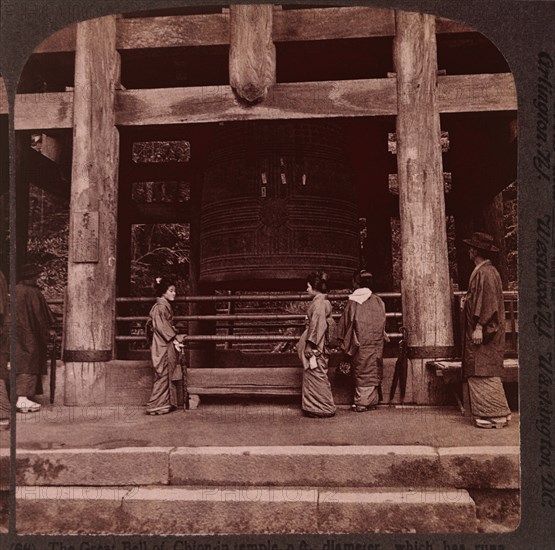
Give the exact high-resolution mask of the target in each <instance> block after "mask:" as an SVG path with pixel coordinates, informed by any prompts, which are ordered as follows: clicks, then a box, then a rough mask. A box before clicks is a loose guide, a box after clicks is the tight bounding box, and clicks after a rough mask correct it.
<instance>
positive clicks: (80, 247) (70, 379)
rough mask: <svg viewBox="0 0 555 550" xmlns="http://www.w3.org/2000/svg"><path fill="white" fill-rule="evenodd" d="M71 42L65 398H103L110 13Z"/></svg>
mask: <svg viewBox="0 0 555 550" xmlns="http://www.w3.org/2000/svg"><path fill="white" fill-rule="evenodd" d="M76 47H77V50H76V54H75V91H74V118H73V124H74V128H73V159H72V173H71V203H70V212H71V216H70V229H69V253H68V256H69V258H68V260H69V261H68V285H67V300H66V321H65V345H64V360H65V361H66V371H65V378H66V380H65V401H64V402H65V404H66V405H82V404H90V403H95V402H99V401H101V400H102V399H103V398H104V397H103V395H102V392H103V388H102V386H103V381H104V362H106V361H108V360H111V359H112V358H113V352H114V328H115V312H114V303H115V299H116V244H117V200H118V160H119V133H118V130H117V128H116V126H115V109H114V99H115V88H116V85H117V83H118V82H119V62H118V57H119V54H118V53H117V51H116V17H115V16H107V17H101V18H97V19H92V20H89V21H85V22H83V23H79V24H78V25H77V43H76ZM95 390H98V393H96V392H95Z"/></svg>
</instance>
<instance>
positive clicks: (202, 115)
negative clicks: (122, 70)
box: [117, 78, 396, 126]
mask: <svg viewBox="0 0 555 550" xmlns="http://www.w3.org/2000/svg"><path fill="white" fill-rule="evenodd" d="M117 108H118V117H117V124H118V125H122V126H128V125H146V124H183V123H192V122H222V121H232V120H257V119H299V118H328V117H337V116H372V115H388V114H395V111H396V108H395V80H394V79H389V78H384V79H377V80H352V81H336V82H306V83H294V84H276V85H275V86H274V87H273V88H272V89H271V90H270V91H269V93H268V96H267V97H266V99H265V101H264V103H262V104H260V105H254V106H246V105H242V104H240V103H239V101H238V100H237V99H236V97H235V96H234V94H233V92H232V91H231V89H230V88H229V87H228V86H207V87H202V88H166V89H160V90H126V91H124V92H119V93H118V97H117Z"/></svg>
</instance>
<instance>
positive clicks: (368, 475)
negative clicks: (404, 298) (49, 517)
mask: <svg viewBox="0 0 555 550" xmlns="http://www.w3.org/2000/svg"><path fill="white" fill-rule="evenodd" d="M519 456H520V455H519V447H517V446H480V447H439V448H435V447H428V446H424V445H414V446H410V445H392V446H356V445H352V446H350V445H349V446H347V445H341V446H304V445H297V446H282V447H278V446H267V447H254V446H249V447H122V448H116V449H97V448H80V449H40V450H23V449H22V450H18V452H17V484H18V485H21V486H35V485H40V486H61V485H64V486H126V485H133V486H146V485H172V486H193V485H197V486H198V485H201V486H224V485H225V486H228V485H236V486H295V487H310V486H319V487H411V486H419V487H457V488H463V489H518V488H519V487H520V465H519ZM8 465H9V450H8V449H1V450H0V466H1V467H2V470H3V471H8V469H9V468H8Z"/></svg>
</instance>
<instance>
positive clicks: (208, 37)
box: [117, 13, 229, 50]
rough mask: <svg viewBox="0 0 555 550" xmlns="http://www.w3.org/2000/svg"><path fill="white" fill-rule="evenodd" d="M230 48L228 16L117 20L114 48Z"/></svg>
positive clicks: (212, 15) (218, 14) (182, 16)
mask: <svg viewBox="0 0 555 550" xmlns="http://www.w3.org/2000/svg"><path fill="white" fill-rule="evenodd" d="M221 44H229V15H226V14H221V13H214V14H208V15H178V16H169V17H144V18H140V19H135V18H133V19H119V20H118V27H117V48H118V49H119V50H135V49H139V48H172V47H184V46H215V45H221Z"/></svg>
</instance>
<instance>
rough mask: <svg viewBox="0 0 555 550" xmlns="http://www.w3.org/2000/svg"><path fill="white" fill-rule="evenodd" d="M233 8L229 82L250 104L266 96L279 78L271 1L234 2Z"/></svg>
mask: <svg viewBox="0 0 555 550" xmlns="http://www.w3.org/2000/svg"><path fill="white" fill-rule="evenodd" d="M229 10H230V34H229V36H230V47H229V81H230V85H231V87H232V88H233V89H234V90H235V92H236V93H237V95H238V96H239V97H240V98H241V99H244V100H245V101H247V102H249V103H254V102H256V101H260V100H262V99H264V97H266V94H267V93H268V88H269V87H270V86H271V85H272V84H274V83H275V81H276V48H275V46H274V43H273V41H272V21H273V11H274V10H273V6H272V5H271V4H240V5H232V6H230V8H229Z"/></svg>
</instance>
